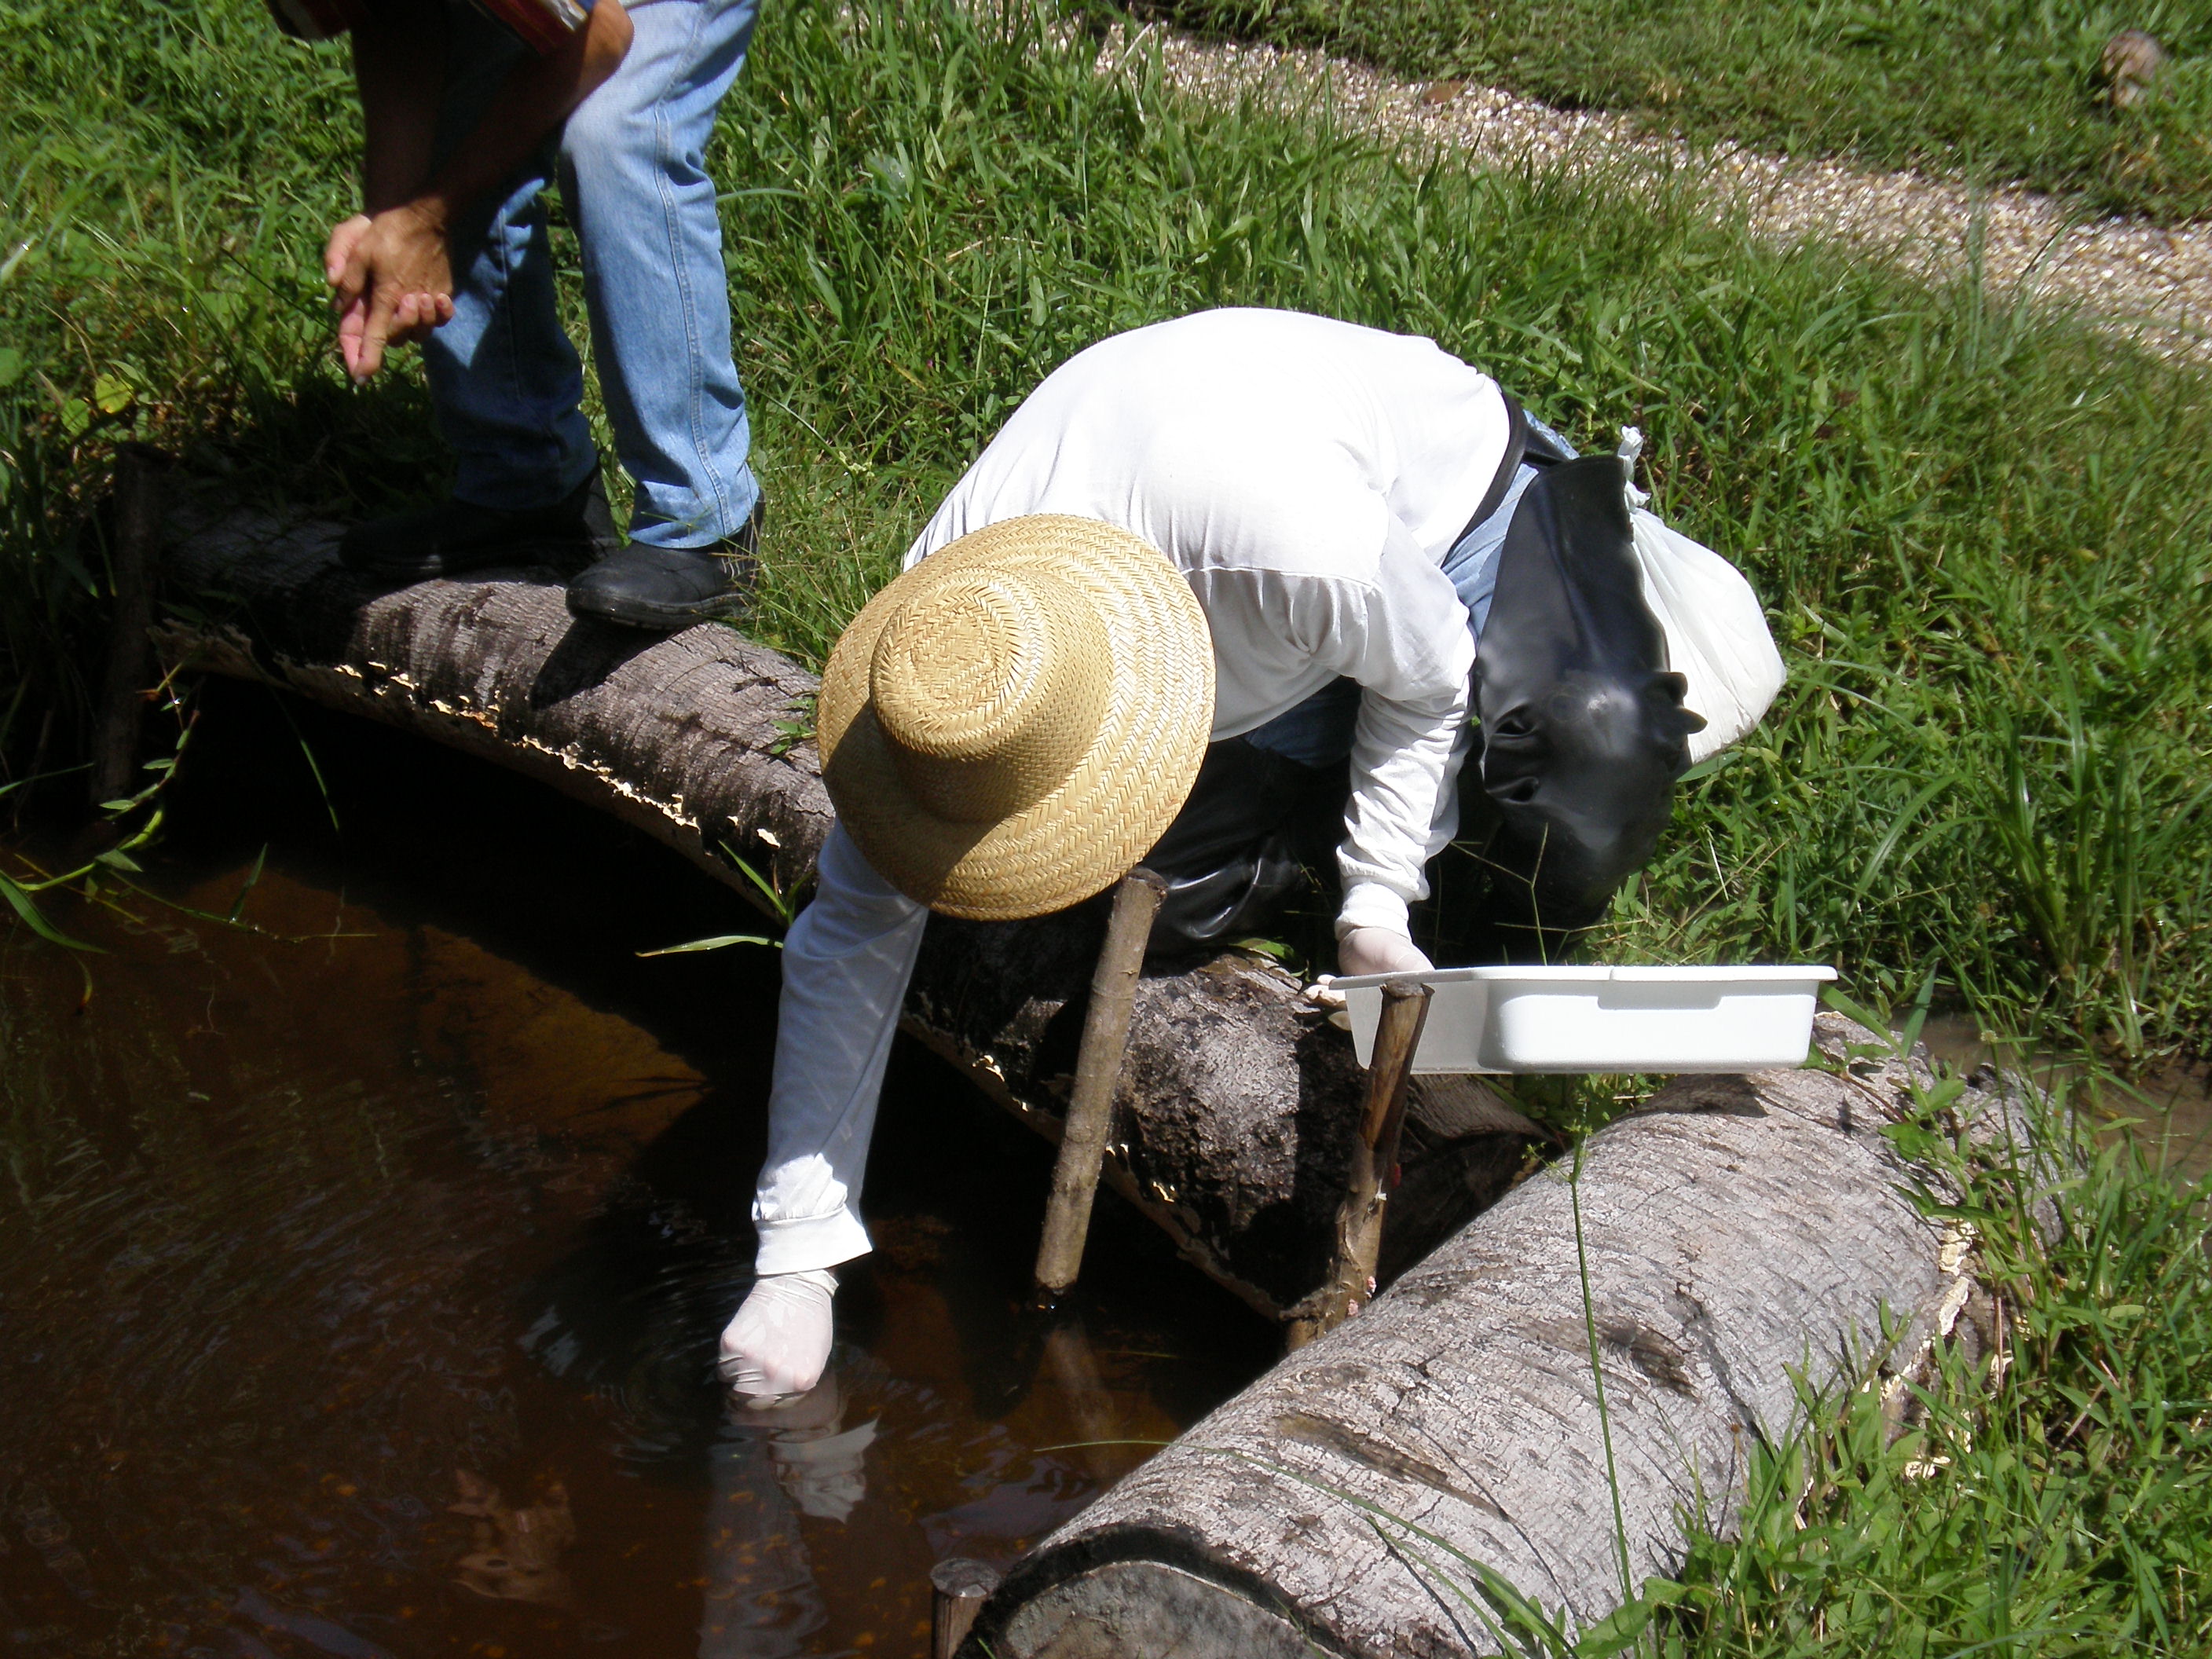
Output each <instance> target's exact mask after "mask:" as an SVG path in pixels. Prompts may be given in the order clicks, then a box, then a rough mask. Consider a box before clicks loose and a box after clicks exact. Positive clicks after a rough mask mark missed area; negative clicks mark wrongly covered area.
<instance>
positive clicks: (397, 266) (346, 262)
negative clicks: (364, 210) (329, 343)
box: [323, 203, 453, 380]
mask: <svg viewBox="0 0 2212 1659" xmlns="http://www.w3.org/2000/svg"><path fill="white" fill-rule="evenodd" d="M323 270H324V275H325V276H326V277H328V278H329V280H330V283H331V287H332V288H333V289H335V290H337V291H336V293H335V294H334V295H333V296H332V298H331V309H332V310H334V311H335V312H337V316H338V347H339V349H340V350H341V351H342V352H343V355H344V357H345V366H346V373H347V374H350V375H352V376H353V377H354V379H355V380H367V379H368V377H369V376H370V375H372V374H375V373H376V371H377V370H378V369H380V368H383V367H384V351H385V348H386V346H388V345H398V344H400V343H403V342H404V341H408V340H419V339H421V338H422V337H423V336H425V335H427V334H428V333H429V332H430V331H431V330H432V329H435V328H441V327H443V326H444V325H446V324H447V323H449V322H451V321H452V320H453V270H452V266H451V264H450V263H449V261H448V258H447V249H446V237H445V233H444V230H443V228H441V226H440V224H439V223H438V222H437V220H436V217H435V216H434V215H433V214H432V213H431V212H430V211H429V210H428V209H426V208H424V207H423V206H422V205H421V204H416V203H407V204H402V205H401V206H398V207H396V208H392V209H390V210H386V212H383V213H380V214H378V215H377V216H375V217H374V218H370V217H368V216H366V215H363V214H356V215H355V216H353V217H352V218H350V219H347V220H344V221H343V222H340V223H339V224H337V225H336V226H334V227H333V228H331V235H330V240H329V242H328V243H327V244H326V245H325V248H324V250H323Z"/></svg>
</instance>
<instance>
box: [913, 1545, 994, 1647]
mask: <svg viewBox="0 0 2212 1659" xmlns="http://www.w3.org/2000/svg"><path fill="white" fill-rule="evenodd" d="M929 1587H930V1597H929V1613H930V1619H929V1626H930V1629H929V1659H952V1653H953V1650H955V1649H956V1648H957V1647H958V1646H959V1645H960V1644H961V1643H962V1642H963V1641H965V1640H966V1639H967V1638H968V1631H969V1626H972V1625H973V1624H974V1623H975V1612H976V1609H977V1608H979V1607H981V1606H982V1605H983V1598H984V1597H985V1596H987V1595H989V1594H990V1593H991V1592H992V1591H993V1590H994V1589H998V1588H999V1575H998V1574H997V1573H995V1572H994V1571H992V1570H991V1569H990V1568H988V1567H987V1566H985V1565H983V1564H982V1563H981V1561H969V1560H967V1559H964V1558H963V1557H960V1556H957V1555H955V1556H949V1557H947V1558H946V1559H944V1560H942V1561H939V1563H938V1564H937V1565H935V1566H933V1567H932V1568H931V1569H930V1570H929Z"/></svg>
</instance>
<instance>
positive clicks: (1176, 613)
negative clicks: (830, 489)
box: [817, 514, 1213, 921]
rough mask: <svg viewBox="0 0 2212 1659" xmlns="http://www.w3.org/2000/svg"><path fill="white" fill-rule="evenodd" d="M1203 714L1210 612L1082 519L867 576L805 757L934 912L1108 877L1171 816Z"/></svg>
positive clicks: (1208, 693)
mask: <svg viewBox="0 0 2212 1659" xmlns="http://www.w3.org/2000/svg"><path fill="white" fill-rule="evenodd" d="M1212 724H1213V643H1212V635H1211V634H1210V633H1209V632H1208V631H1207V629H1206V613H1205V612H1204V611H1201V610H1200V609H1199V605H1198V601H1197V600H1196V599H1194V598H1193V597H1192V595H1191V592H1190V589H1189V588H1188V586H1185V585H1184V582H1183V579H1182V576H1181V575H1180V574H1178V573H1177V572H1176V568H1175V567H1174V566H1173V565H1171V564H1170V563H1169V562H1168V561H1167V559H1166V558H1165V556H1163V555H1162V554H1161V553H1159V552H1158V550H1156V549H1154V548H1152V546H1150V545H1149V544H1146V542H1145V541H1143V540H1142V539H1141V538H1138V537H1136V536H1133V535H1131V534H1130V533H1129V532H1127V531H1126V530H1117V529H1115V527H1114V526H1111V525H1108V524H1102V523H1100V522H1099V521H1097V520H1095V519H1076V518H1066V517H1062V516H1060V515H1058V514H1038V515H1036V516H1033V517H1030V518H1023V519H1012V520H1007V521H1006V522H1005V523H1003V524H995V525H992V526H988V527H987V528H985V529H982V530H978V531H975V532H973V533H972V534H970V535H966V536H963V537H962V538H960V539H959V540H958V541H957V542H954V543H953V544H951V546H949V547H947V548H945V550H943V551H942V552H940V553H938V554H936V555H934V556H932V557H930V558H927V559H924V560H923V561H922V562H921V563H920V564H917V565H915V567H914V568H912V569H911V570H908V572H907V573H906V574H904V575H902V576H901V577H899V578H898V580H896V581H894V582H892V583H891V584H890V586H888V587H886V588H884V591H883V592H880V593H878V594H877V595H876V597H875V598H874V599H872V600H870V601H869V602H868V605H867V606H866V609H865V610H863V611H861V612H860V615H859V616H858V617H854V619H853V623H852V626H851V627H849V628H848V629H846V630H845V632H844V635H843V636H842V638H841V639H839V640H838V641H837V647H836V650H835V651H833V652H832V653H830V656H829V667H828V668H827V669H826V670H825V671H823V676H822V694H821V698H820V702H819V704H818V707H817V728H818V731H819V733H820V740H821V745H822V775H823V781H825V782H826V783H828V785H829V799H831V800H833V801H834V802H836V806H837V816H838V817H839V819H840V820H841V821H842V823H843V824H844V826H845V830H846V833H847V834H848V835H850V836H852V837H853V840H854V842H855V843H856V844H857V845H858V846H859V847H860V851H861V852H862V853H863V854H866V857H867V860H868V862H869V863H870V864H872V865H873V866H875V867H876V868H877V870H878V871H879V872H882V874H883V876H884V879H886V880H887V881H889V882H890V883H891V884H893V885H894V886H896V887H897V888H898V890H900V891H901V892H902V893H905V894H907V895H908V896H909V897H911V898H915V899H917V900H919V901H921V902H922V903H924V904H927V905H928V906H929V907H930V908H932V909H933V910H939V911H942V912H944V913H945V915H952V916H965V917H968V918H969V919H971V920H974V921H1010V920H1012V919H1013V918H1015V917H1018V916H1037V915H1046V914H1047V913H1048V912H1050V911H1054V910H1060V909H1065V908H1066V907H1067V906H1069V905H1071V904H1073V903H1075V902H1078V901H1079V900H1081V899H1086V898H1088V897H1090V896H1091V895H1092V894H1093V893H1096V892H1097V891H1099V890H1101V889H1103V888H1104V887H1107V886H1109V885H1110V884H1112V883H1113V882H1115V880H1117V879H1118V878H1121V876H1122V875H1124V874H1126V873H1127V872H1128V870H1129V869H1130V867H1131V866H1133V865H1134V864H1135V863H1136V861H1137V860H1139V859H1140V858H1142V857H1143V856H1144V855H1145V854H1146V851H1147V850H1148V849H1149V848H1151V847H1152V843H1153V842H1156V841H1158V839H1159V838H1160V836H1161V834H1162V833H1163V832H1164V830H1165V829H1167V827H1168V825H1169V824H1170V823H1171V822H1173V820H1174V818H1175V815H1176V812H1177V811H1179V810H1181V808H1182V802H1183V798H1184V797H1185V796H1186V795H1188V793H1190V786H1191V782H1192V781H1193V780H1194V779H1195V778H1196V777H1197V775H1198V763H1199V761H1200V758H1201V757H1203V756H1204V755H1205V752H1206V738H1207V735H1208V733H1209V731H1210V729H1211V728H1212Z"/></svg>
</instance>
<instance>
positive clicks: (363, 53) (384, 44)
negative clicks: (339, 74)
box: [352, 0, 446, 215]
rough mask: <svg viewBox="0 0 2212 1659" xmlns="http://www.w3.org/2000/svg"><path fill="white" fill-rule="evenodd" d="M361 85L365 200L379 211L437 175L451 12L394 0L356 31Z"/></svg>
mask: <svg viewBox="0 0 2212 1659" xmlns="http://www.w3.org/2000/svg"><path fill="white" fill-rule="evenodd" d="M352 40H353V72H354V82H355V84H356V86H357V87H358V88H360V92H361V112H362V159H361V183H362V210H363V211H364V212H367V213H369V214H372V215H373V214H378V213H381V212H383V211H384V210H386V209H387V208H392V207H397V206H398V204H400V203H402V202H404V201H406V200H408V199H409V198H410V197H412V196H414V195H416V193H417V192H418V191H421V190H422V187H423V185H425V184H426V183H427V182H428V179H429V176H430V160H431V156H432V155H433V154H434V153H435V145H436V143H437V132H438V105H439V100H440V98H441V94H443V92H444V89H445V84H446V14H445V9H444V8H443V7H442V6H440V5H437V4H435V3H425V0H393V3H392V4H390V5H388V6H386V7H381V8H380V9H378V10H377V11H376V12H375V14H374V15H373V16H372V17H371V18H370V19H369V20H368V21H365V22H363V23H362V25H361V26H360V27H357V28H356V29H355V30H354V32H353V36H352Z"/></svg>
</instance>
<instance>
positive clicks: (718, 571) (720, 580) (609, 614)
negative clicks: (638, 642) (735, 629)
mask: <svg viewBox="0 0 2212 1659" xmlns="http://www.w3.org/2000/svg"><path fill="white" fill-rule="evenodd" d="M760 525H761V509H760V506H759V504H758V503H757V502H756V503H755V504H754V506H753V512H752V516H751V517H750V519H747V520H745V525H744V529H742V530H740V531H738V533H737V534H736V535H734V536H732V537H731V538H728V539H727V540H726V541H720V542H716V543H714V544H713V545H711V546H708V547H647V546H644V545H642V544H640V543H637V542H632V543H631V544H629V546H628V547H625V548H623V550H622V551H621V552H619V553H615V554H611V555H609V556H607V557H606V558H604V559H601V560H600V561H599V562H598V563H597V564H595V565H593V566H592V568H590V569H589V570H586V572H585V573H584V574H582V575H580V576H579V577H577V578H576V579H575V580H574V581H572V582H570V583H569V584H568V610H569V611H570V613H571V614H572V615H574V616H578V617H588V618H590V619H591V620H592V621H594V622H611V623H621V624H622V625H623V627H625V628H645V629H652V630H653V632H655V633H658V634H669V633H673V632H674V631H675V630H676V629H679V628H689V627H690V626H691V625H692V623H702V622H714V621H729V620H733V619H734V618H736V617H742V616H744V614H745V612H746V611H749V610H750V609H751V607H752V602H753V588H754V586H755V585H756V583H757V580H758V579H759V575H760Z"/></svg>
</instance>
